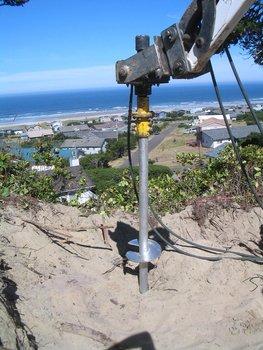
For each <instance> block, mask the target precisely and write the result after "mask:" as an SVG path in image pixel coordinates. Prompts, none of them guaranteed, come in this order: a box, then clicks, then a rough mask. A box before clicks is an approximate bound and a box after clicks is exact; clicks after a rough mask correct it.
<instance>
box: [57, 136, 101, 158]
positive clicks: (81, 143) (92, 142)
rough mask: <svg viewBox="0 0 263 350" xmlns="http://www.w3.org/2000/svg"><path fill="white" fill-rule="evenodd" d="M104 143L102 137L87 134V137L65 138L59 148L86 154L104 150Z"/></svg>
mask: <svg viewBox="0 0 263 350" xmlns="http://www.w3.org/2000/svg"><path fill="white" fill-rule="evenodd" d="M106 145H107V142H106V140H105V139H104V138H99V137H97V136H95V135H93V134H89V136H88V137H85V138H82V139H68V140H65V141H64V142H63V143H62V145H61V148H65V149H73V150H76V151H82V152H83V154H84V155H87V154H98V153H100V152H106Z"/></svg>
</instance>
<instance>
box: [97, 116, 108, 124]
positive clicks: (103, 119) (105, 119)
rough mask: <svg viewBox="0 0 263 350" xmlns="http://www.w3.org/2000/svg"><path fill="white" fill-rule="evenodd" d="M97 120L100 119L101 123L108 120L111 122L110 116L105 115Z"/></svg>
mask: <svg viewBox="0 0 263 350" xmlns="http://www.w3.org/2000/svg"><path fill="white" fill-rule="evenodd" d="M99 121H100V122H101V123H109V122H111V118H110V117H107V116H104V117H100V118H99Z"/></svg>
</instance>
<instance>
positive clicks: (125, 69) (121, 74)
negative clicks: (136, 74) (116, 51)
mask: <svg viewBox="0 0 263 350" xmlns="http://www.w3.org/2000/svg"><path fill="white" fill-rule="evenodd" d="M128 73H129V67H128V66H123V67H121V68H120V70H119V77H120V78H121V79H125V78H126V77H127V75H128Z"/></svg>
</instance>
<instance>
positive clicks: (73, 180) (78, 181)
mask: <svg viewBox="0 0 263 350" xmlns="http://www.w3.org/2000/svg"><path fill="white" fill-rule="evenodd" d="M68 172H69V176H68V177H67V178H65V177H62V176H59V177H56V178H55V180H54V189H55V191H56V193H57V194H58V195H59V199H60V201H61V202H70V201H71V200H73V199H76V200H77V202H78V204H84V203H86V202H87V201H88V200H90V199H91V198H94V197H96V196H95V194H94V193H93V190H94V184H93V181H92V180H91V178H90V177H89V176H87V174H86V172H85V171H83V170H82V168H81V167H80V166H75V167H71V168H68ZM52 173H53V172H52V170H49V171H46V172H45V175H48V176H50V175H52Z"/></svg>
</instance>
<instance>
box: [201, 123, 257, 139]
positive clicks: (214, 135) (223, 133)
mask: <svg viewBox="0 0 263 350" xmlns="http://www.w3.org/2000/svg"><path fill="white" fill-rule="evenodd" d="M231 130H232V133H233V136H234V138H235V139H243V138H246V137H247V136H249V135H250V134H251V133H254V132H255V133H258V132H259V129H258V127H257V125H245V126H235V127H232V128H231ZM202 134H203V135H207V136H209V137H210V138H211V139H213V140H214V141H221V140H229V138H230V137H229V134H228V131H227V128H220V129H211V130H204V131H202Z"/></svg>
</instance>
